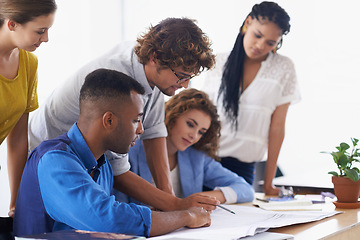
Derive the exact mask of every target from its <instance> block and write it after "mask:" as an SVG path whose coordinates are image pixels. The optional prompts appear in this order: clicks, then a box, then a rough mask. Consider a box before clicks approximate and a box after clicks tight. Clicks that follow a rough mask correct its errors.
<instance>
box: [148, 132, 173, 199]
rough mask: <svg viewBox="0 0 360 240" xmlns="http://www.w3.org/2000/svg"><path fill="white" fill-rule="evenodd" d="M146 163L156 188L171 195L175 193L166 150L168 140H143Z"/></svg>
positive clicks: (163, 138)
mask: <svg viewBox="0 0 360 240" xmlns="http://www.w3.org/2000/svg"><path fill="white" fill-rule="evenodd" d="M143 145H144V150H145V156H146V161H147V164H148V166H149V169H150V172H151V174H152V176H153V178H154V181H155V184H156V186H157V187H158V188H159V189H161V190H163V191H165V192H167V193H170V194H174V193H173V188H172V184H171V181H170V169H169V161H168V156H167V149H166V138H165V137H162V138H154V139H146V140H143Z"/></svg>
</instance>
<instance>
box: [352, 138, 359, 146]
mask: <svg viewBox="0 0 360 240" xmlns="http://www.w3.org/2000/svg"><path fill="white" fill-rule="evenodd" d="M351 141H352V143H353V145H354V147H355V146H356V145H357V143H358V142H359V139H357V138H351Z"/></svg>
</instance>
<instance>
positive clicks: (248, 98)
mask: <svg viewBox="0 0 360 240" xmlns="http://www.w3.org/2000/svg"><path fill="white" fill-rule="evenodd" d="M228 55H229V53H228V54H219V55H218V56H217V59H216V67H215V68H214V69H213V70H211V71H208V72H207V73H206V75H205V76H204V77H205V78H204V86H203V87H202V88H201V90H203V91H205V92H207V93H208V94H209V97H210V99H212V101H213V102H214V104H215V105H217V108H218V112H219V115H220V120H221V125H222V129H221V138H220V149H219V156H220V157H234V158H237V159H239V160H241V161H242V162H249V163H250V162H256V161H261V160H262V159H263V158H264V155H265V153H266V151H267V146H268V136H269V129H270V122H271V115H272V114H273V112H274V111H275V109H276V107H278V106H280V105H282V104H285V103H289V102H291V103H295V102H298V101H299V100H300V91H299V86H298V82H297V79H296V73H295V68H294V64H293V62H292V61H291V60H290V59H289V58H287V57H285V56H282V55H279V54H273V53H270V54H269V56H268V57H267V59H266V60H265V61H263V62H262V63H261V67H260V69H259V71H258V73H257V75H256V77H255V79H254V80H253V81H252V82H251V84H250V85H249V86H248V87H247V88H246V89H245V91H244V92H243V93H242V95H241V97H240V99H239V114H238V129H237V131H235V128H234V127H233V126H232V124H231V121H230V120H229V119H227V117H226V115H225V110H224V108H223V105H222V96H220V98H219V99H218V90H219V87H220V83H221V77H222V73H223V67H224V64H225V62H226V60H227V58H228Z"/></svg>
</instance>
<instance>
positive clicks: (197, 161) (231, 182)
mask: <svg viewBox="0 0 360 240" xmlns="http://www.w3.org/2000/svg"><path fill="white" fill-rule="evenodd" d="M165 124H166V127H167V130H168V136H167V138H166V142H167V151H168V159H169V166H170V173H171V180H172V184H173V188H174V192H175V195H176V196H177V197H181V198H184V197H188V196H190V195H192V194H201V195H207V196H211V197H215V198H216V199H217V200H218V201H219V202H220V203H229V204H230V203H240V202H249V201H252V200H253V198H254V191H253V189H252V187H251V185H249V184H248V183H247V182H246V181H245V180H244V178H242V177H239V176H237V175H236V174H234V173H233V172H231V171H229V170H228V169H226V168H224V167H222V166H221V164H220V163H219V162H218V161H216V160H214V158H216V152H217V149H218V140H219V136H220V129H221V126H220V121H219V116H218V114H217V111H216V107H215V106H214V105H213V104H212V102H211V101H210V99H209V98H208V96H207V94H206V93H204V92H202V91H199V90H196V89H186V90H183V91H181V92H180V93H178V94H176V95H175V96H173V97H172V98H170V99H169V100H168V101H167V102H166V104H165ZM129 159H130V163H131V171H133V172H135V173H136V174H138V175H139V176H141V177H143V178H144V179H146V180H147V181H149V182H152V183H153V180H152V177H151V173H150V170H149V168H148V166H147V164H146V159H145V154H144V150H143V146H142V143H141V142H140V141H138V142H137V143H136V144H135V146H134V147H133V148H131V149H130V152H129ZM204 188H206V189H210V191H203V189H204ZM125 201H130V202H132V201H134V202H136V201H135V200H133V199H127V200H125Z"/></svg>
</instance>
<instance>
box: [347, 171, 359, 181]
mask: <svg viewBox="0 0 360 240" xmlns="http://www.w3.org/2000/svg"><path fill="white" fill-rule="evenodd" d="M345 174H346V176H347V177H348V178H350V179H351V180H353V181H354V182H356V181H358V180H359V173H358V172H357V171H356V170H354V169H345Z"/></svg>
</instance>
